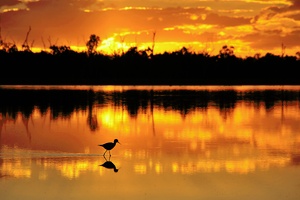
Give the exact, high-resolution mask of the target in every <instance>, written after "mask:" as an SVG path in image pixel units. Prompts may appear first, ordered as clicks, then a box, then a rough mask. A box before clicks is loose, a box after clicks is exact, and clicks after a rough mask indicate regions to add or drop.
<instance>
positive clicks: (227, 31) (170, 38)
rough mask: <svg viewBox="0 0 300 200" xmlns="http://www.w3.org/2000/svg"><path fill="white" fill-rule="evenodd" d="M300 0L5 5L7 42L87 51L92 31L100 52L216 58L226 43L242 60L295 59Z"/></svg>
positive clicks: (18, 0) (25, 0)
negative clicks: (273, 56)
mask: <svg viewBox="0 0 300 200" xmlns="http://www.w3.org/2000/svg"><path fill="white" fill-rule="evenodd" d="M299 18H300V3H299V1H298V0H218V1H215V0H185V1H183V0H174V1H166V0H162V1H156V0H144V1H136V0H128V1H121V0H113V1H111V0H109V1H108V0H61V1H56V0H2V1H1V2H0V27H1V35H0V36H1V38H2V40H3V41H5V42H7V43H12V44H16V45H17V46H18V48H19V49H22V48H21V46H22V44H23V42H24V40H25V37H26V33H27V31H28V28H29V26H30V27H31V32H30V34H29V37H28V44H30V46H31V48H32V50H33V51H40V50H49V47H50V45H67V46H70V47H71V48H72V49H73V50H75V51H86V42H87V41H88V39H89V36H90V35H91V34H96V35H98V36H100V39H101V45H100V46H99V47H98V51H100V52H102V53H106V54H113V53H121V52H123V51H126V50H128V48H130V47H138V49H140V50H142V49H146V48H148V47H152V46H153V45H154V53H163V52H165V51H167V52H170V51H176V50H179V49H181V48H182V47H187V48H188V49H190V50H191V51H194V52H196V53H201V52H208V53H209V54H211V55H216V54H218V53H219V50H220V49H221V48H222V46H224V45H230V46H234V47H235V54H236V55H237V56H242V57H244V56H253V55H254V54H256V53H260V54H263V55H264V54H265V53H268V52H269V53H273V54H277V55H281V54H282V53H284V54H287V55H293V56H294V55H295V54H296V52H298V51H299V49H300V34H299V33H300V20H299Z"/></svg>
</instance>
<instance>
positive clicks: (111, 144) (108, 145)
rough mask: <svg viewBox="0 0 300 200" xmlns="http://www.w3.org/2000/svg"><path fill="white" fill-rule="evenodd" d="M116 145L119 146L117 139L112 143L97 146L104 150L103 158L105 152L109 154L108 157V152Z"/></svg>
mask: <svg viewBox="0 0 300 200" xmlns="http://www.w3.org/2000/svg"><path fill="white" fill-rule="evenodd" d="M117 143H119V144H120V142H119V141H118V139H115V140H114V142H107V143H105V144H99V146H101V147H103V148H104V149H105V152H104V154H103V156H105V154H106V152H107V151H108V152H109V155H110V150H112V149H113V148H114V147H115V146H116V144H117Z"/></svg>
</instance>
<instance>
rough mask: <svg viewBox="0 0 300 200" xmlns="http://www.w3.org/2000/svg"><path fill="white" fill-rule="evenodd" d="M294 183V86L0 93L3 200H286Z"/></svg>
mask: <svg viewBox="0 0 300 200" xmlns="http://www.w3.org/2000/svg"><path fill="white" fill-rule="evenodd" d="M114 139H118V140H119V142H120V144H118V143H117V144H116V146H115V147H114V149H112V150H111V151H110V154H111V156H109V152H106V154H105V156H103V153H104V152H105V149H104V148H102V147H100V146H98V145H99V144H103V143H106V142H113V141H114ZM104 163H106V164H108V167H114V166H115V169H114V168H106V167H105V166H103V164H104ZM299 177H300V86H18V85H16V86H5V85H2V86H0V196H1V199H2V200H15V199H22V200H26V199H30V200H34V199H39V200H40V199H44V200H46V199H131V200H140V199H156V200H157V199H163V200H166V199H172V200H175V199H178V200H182V199H192V200H194V199H205V200H214V199H218V200H219V199H221V200H223V199H228V200H235V199H239V200H240V199H244V200H245V199H249V200H253V199H263V200H276V199H278V200H282V199H285V200H296V199H299V198H300V179H299Z"/></svg>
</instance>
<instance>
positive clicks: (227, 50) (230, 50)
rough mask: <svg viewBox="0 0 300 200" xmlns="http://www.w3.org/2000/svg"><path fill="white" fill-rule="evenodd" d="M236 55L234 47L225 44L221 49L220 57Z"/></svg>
mask: <svg viewBox="0 0 300 200" xmlns="http://www.w3.org/2000/svg"><path fill="white" fill-rule="evenodd" d="M231 56H234V47H233V46H230V47H229V46H227V45H224V46H223V47H222V49H221V50H220V51H219V58H228V57H231Z"/></svg>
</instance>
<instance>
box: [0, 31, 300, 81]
mask: <svg viewBox="0 0 300 200" xmlns="http://www.w3.org/2000/svg"><path fill="white" fill-rule="evenodd" d="M30 30H31V29H29V32H30ZM29 32H28V33H27V36H26V40H25V42H24V44H23V45H22V50H18V48H17V46H16V45H15V44H9V43H6V42H5V41H3V39H1V37H0V70H1V73H0V84H120V85H126V84H136V85H139V84H147V85H148V84H153V85H156V84H160V85H165V84H166V85H181V84H185V85H188V84H190V85H202V84H225V85H232V84H299V83H300V79H299V78H298V74H299V73H300V52H297V53H296V54H295V56H288V55H284V54H283V55H275V54H272V53H266V54H265V55H263V56H262V55H260V54H256V55H254V56H252V57H251V56H248V57H246V58H240V57H237V56H236V55H235V54H234V47H233V46H229V45H224V46H223V47H222V48H221V49H220V51H219V53H218V54H217V55H210V54H209V53H207V52H202V53H196V52H193V51H191V50H190V49H188V48H186V47H182V48H181V49H180V50H177V51H173V52H164V53H159V54H154V53H153V52H154V49H153V48H154V45H153V46H152V47H151V48H150V47H149V48H147V49H143V50H140V49H138V47H136V46H135V47H131V48H129V49H128V50H127V51H124V52H121V53H114V54H112V55H107V54H104V53H102V52H99V51H97V47H98V45H99V44H100V42H101V41H100V37H99V36H97V35H95V34H92V35H90V38H89V40H88V41H87V42H86V47H87V50H86V51H82V52H78V51H74V50H72V49H71V48H70V47H69V46H66V45H62V46H57V45H50V48H49V49H50V51H41V52H38V53H36V52H32V51H31V49H30V45H28V42H27V37H28V34H29Z"/></svg>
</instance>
